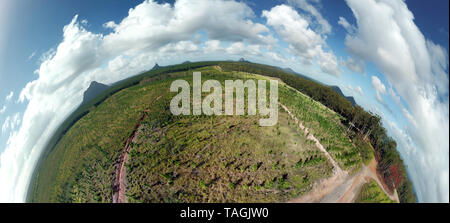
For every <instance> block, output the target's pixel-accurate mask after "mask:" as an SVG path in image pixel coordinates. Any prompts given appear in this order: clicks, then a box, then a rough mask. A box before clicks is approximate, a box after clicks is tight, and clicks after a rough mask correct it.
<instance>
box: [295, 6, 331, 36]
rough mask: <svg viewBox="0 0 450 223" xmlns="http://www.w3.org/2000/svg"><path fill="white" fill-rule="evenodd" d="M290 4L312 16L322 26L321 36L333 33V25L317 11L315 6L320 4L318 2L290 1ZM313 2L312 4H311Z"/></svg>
mask: <svg viewBox="0 0 450 223" xmlns="http://www.w3.org/2000/svg"><path fill="white" fill-rule="evenodd" d="M288 2H289V3H291V4H292V5H294V6H296V7H299V8H300V9H302V10H303V11H305V12H307V13H309V14H311V15H312V16H313V17H314V19H315V20H316V21H317V23H318V24H319V26H320V29H319V32H320V33H321V34H326V33H330V32H331V28H332V27H331V25H330V23H328V21H327V20H326V19H324V18H323V16H322V14H321V13H320V12H319V10H317V8H316V7H315V6H314V5H313V4H316V5H317V3H319V1H318V0H312V1H311V0H309V1H308V0H289V1H288ZM310 2H312V4H311V3H310Z"/></svg>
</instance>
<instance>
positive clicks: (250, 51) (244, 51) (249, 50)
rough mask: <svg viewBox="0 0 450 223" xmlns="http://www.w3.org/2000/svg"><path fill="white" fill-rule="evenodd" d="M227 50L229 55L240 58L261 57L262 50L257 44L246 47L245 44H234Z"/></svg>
mask: <svg viewBox="0 0 450 223" xmlns="http://www.w3.org/2000/svg"><path fill="white" fill-rule="evenodd" d="M225 50H226V52H227V53H229V54H232V55H240V56H246V55H253V56H257V55H261V49H260V46H259V45H257V44H253V45H245V44H244V43H243V42H235V43H232V44H231V45H230V46H229V47H227V48H226V49H225Z"/></svg>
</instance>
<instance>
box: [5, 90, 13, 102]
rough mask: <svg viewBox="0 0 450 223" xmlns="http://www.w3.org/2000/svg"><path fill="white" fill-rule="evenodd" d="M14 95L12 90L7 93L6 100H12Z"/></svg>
mask: <svg viewBox="0 0 450 223" xmlns="http://www.w3.org/2000/svg"><path fill="white" fill-rule="evenodd" d="M13 96H14V92H12V91H11V92H9V94H8V95H6V97H5V100H6V101H11V99H12V97H13Z"/></svg>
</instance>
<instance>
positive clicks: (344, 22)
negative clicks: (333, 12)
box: [338, 16, 356, 34]
mask: <svg viewBox="0 0 450 223" xmlns="http://www.w3.org/2000/svg"><path fill="white" fill-rule="evenodd" d="M338 24H339V25H341V26H342V27H344V29H345V30H347V32H349V33H351V34H353V33H355V31H356V27H355V26H354V25H352V24H350V23H349V22H348V21H347V19H345V18H344V17H341V16H339V20H338Z"/></svg>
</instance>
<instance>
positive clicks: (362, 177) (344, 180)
mask: <svg viewBox="0 0 450 223" xmlns="http://www.w3.org/2000/svg"><path fill="white" fill-rule="evenodd" d="M280 105H281V107H282V108H283V109H284V110H285V111H286V112H287V113H288V114H289V116H290V117H291V118H292V119H293V120H294V121H295V123H296V124H298V125H299V127H300V129H302V130H304V134H305V135H306V134H308V132H309V131H308V128H306V127H305V126H303V124H302V122H300V121H299V120H298V119H297V117H295V116H294V115H293V114H292V113H291V112H290V111H289V109H288V108H287V107H286V106H285V105H283V104H280ZM308 139H311V140H313V141H314V142H315V143H316V147H317V148H318V149H319V150H320V151H322V152H323V153H324V154H325V156H326V157H327V159H328V160H329V161H330V162H331V164H332V165H333V174H332V175H331V177H329V178H327V179H323V180H321V181H319V182H316V183H315V184H314V185H313V188H312V190H311V191H310V192H308V193H307V194H305V195H302V196H300V197H298V198H295V199H293V200H291V201H288V202H290V203H316V202H320V203H350V202H354V201H355V199H356V196H358V193H359V191H360V189H361V187H362V186H363V185H364V184H365V183H367V182H369V181H370V179H373V180H375V181H376V182H377V184H378V185H379V186H380V188H382V189H383V191H384V193H385V194H386V195H388V196H389V198H390V199H391V200H394V201H397V202H398V195H397V191H394V193H393V194H390V193H388V192H387V190H385V188H384V185H383V184H382V183H381V180H380V179H379V177H378V175H377V173H376V165H377V163H376V161H375V159H373V160H372V161H371V163H370V165H369V166H365V165H363V166H362V169H361V171H359V172H358V173H357V174H355V175H353V176H350V175H348V173H347V172H346V171H344V170H342V169H341V168H340V166H339V165H338V163H337V162H336V161H335V160H334V159H333V157H331V155H330V154H329V153H328V152H327V151H326V149H325V148H324V147H323V145H322V144H320V142H319V140H317V138H316V137H314V136H313V135H312V134H309V135H308Z"/></svg>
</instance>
